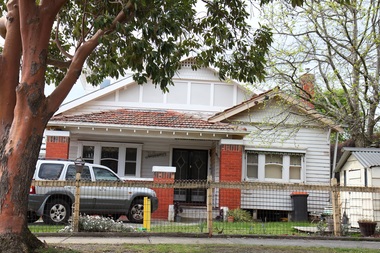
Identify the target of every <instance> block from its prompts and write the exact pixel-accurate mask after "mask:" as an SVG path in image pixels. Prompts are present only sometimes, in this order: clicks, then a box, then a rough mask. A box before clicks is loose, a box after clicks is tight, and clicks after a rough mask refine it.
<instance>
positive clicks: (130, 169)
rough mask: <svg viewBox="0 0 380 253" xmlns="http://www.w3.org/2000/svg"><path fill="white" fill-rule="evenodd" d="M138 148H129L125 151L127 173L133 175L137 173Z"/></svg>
mask: <svg viewBox="0 0 380 253" xmlns="http://www.w3.org/2000/svg"><path fill="white" fill-rule="evenodd" d="M136 159H137V149H135V148H127V149H126V152H125V175H126V176H131V175H133V176H134V175H135V174H136Z"/></svg>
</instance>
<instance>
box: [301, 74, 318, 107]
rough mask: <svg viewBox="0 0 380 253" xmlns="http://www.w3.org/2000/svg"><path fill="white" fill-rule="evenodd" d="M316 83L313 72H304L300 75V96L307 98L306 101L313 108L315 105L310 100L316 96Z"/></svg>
mask: <svg viewBox="0 0 380 253" xmlns="http://www.w3.org/2000/svg"><path fill="white" fill-rule="evenodd" d="M314 83H315V76H314V75H313V74H303V75H302V76H301V77H300V88H301V93H300V96H301V98H303V99H304V100H305V103H306V104H307V105H308V106H310V107H312V108H314V105H313V104H312V103H311V102H310V100H313V99H314V96H315V91H314Z"/></svg>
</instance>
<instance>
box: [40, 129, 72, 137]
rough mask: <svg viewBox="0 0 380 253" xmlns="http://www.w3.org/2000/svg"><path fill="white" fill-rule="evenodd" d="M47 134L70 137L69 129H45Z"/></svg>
mask: <svg viewBox="0 0 380 253" xmlns="http://www.w3.org/2000/svg"><path fill="white" fill-rule="evenodd" d="M44 135H45V136H60V137H70V132H69V131H56V130H45V132H44Z"/></svg>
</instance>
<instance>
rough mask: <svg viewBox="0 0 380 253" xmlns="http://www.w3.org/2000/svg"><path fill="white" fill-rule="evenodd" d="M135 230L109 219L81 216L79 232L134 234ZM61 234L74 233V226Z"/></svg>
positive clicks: (66, 228) (62, 230) (64, 229)
mask: <svg viewBox="0 0 380 253" xmlns="http://www.w3.org/2000/svg"><path fill="white" fill-rule="evenodd" d="M133 231H135V229H134V228H133V227H131V226H127V225H125V224H123V222H121V221H114V220H113V219H111V218H108V217H101V216H90V215H80V216H79V232H133ZM59 232H73V228H72V224H71V225H69V226H66V227H65V228H63V229H61V230H60V231H59Z"/></svg>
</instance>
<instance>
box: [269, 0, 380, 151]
mask: <svg viewBox="0 0 380 253" xmlns="http://www.w3.org/2000/svg"><path fill="white" fill-rule="evenodd" d="M379 8H380V5H379V3H378V2H376V3H374V2H373V1H350V2H349V3H347V2H343V4H342V3H338V2H337V1H319V0H314V1H307V2H305V3H304V5H303V6H302V7H298V8H292V7H291V6H290V5H288V4H286V3H284V2H279V3H275V4H273V5H271V7H269V6H267V8H265V10H264V13H265V15H264V18H265V21H263V23H265V24H266V25H267V26H269V27H270V28H272V29H273V30H272V31H273V34H274V43H273V45H272V48H271V50H270V54H269V55H270V56H269V59H270V60H269V61H270V63H269V66H270V68H268V74H269V76H268V80H271V81H272V82H275V83H276V85H278V84H280V85H282V86H283V87H285V89H288V90H291V91H292V92H294V91H296V93H295V94H297V95H298V96H299V95H300V94H304V93H302V92H299V91H300V87H299V86H297V84H298V83H299V79H300V77H301V76H302V75H303V74H305V73H312V74H313V75H315V86H314V88H315V94H316V96H315V97H314V98H311V97H307V96H304V97H303V99H306V100H309V101H311V102H312V103H314V105H315V107H316V108H317V109H318V110H320V112H322V113H324V114H325V115H327V116H329V117H332V118H334V119H335V120H336V121H337V122H339V123H340V124H341V125H342V126H345V127H346V130H347V133H348V134H349V136H350V138H352V139H353V140H354V141H355V145H356V146H358V147H365V146H368V145H369V144H371V142H372V140H373V136H374V134H375V132H376V131H377V130H378V123H379V120H380V117H379V112H378V108H379V102H380V97H379V66H380V60H379V59H380V50H379V45H380V44H379V41H380V37H379V36H380V31H379V26H378V23H379V18H380V17H379ZM289 84H293V85H292V86H291V87H290V86H289Z"/></svg>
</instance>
